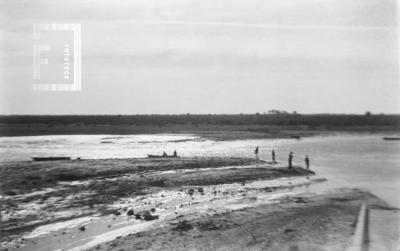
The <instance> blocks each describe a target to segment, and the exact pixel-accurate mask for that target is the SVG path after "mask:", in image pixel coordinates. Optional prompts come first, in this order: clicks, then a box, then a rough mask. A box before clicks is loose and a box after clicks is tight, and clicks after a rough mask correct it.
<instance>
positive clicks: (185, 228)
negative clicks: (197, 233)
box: [172, 220, 193, 232]
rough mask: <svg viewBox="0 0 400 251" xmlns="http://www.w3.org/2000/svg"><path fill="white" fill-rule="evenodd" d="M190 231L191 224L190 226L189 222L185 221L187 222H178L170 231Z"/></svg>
mask: <svg viewBox="0 0 400 251" xmlns="http://www.w3.org/2000/svg"><path fill="white" fill-rule="evenodd" d="M191 229H193V226H192V224H190V223H189V221H187V220H183V221H180V222H179V223H178V224H177V226H176V227H174V228H173V229H172V230H174V231H180V232H183V231H189V230H191Z"/></svg>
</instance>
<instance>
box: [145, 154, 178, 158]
mask: <svg viewBox="0 0 400 251" xmlns="http://www.w3.org/2000/svg"><path fill="white" fill-rule="evenodd" d="M147 157H148V158H179V156H178V155H152V154H148V155H147Z"/></svg>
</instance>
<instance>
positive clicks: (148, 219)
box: [142, 211, 158, 221]
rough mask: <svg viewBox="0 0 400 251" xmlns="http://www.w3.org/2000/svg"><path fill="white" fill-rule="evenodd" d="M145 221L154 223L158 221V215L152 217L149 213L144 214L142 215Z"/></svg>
mask: <svg viewBox="0 0 400 251" xmlns="http://www.w3.org/2000/svg"><path fill="white" fill-rule="evenodd" d="M142 217H143V220H145V221H152V220H156V219H158V215H152V214H151V213H150V212H149V211H146V212H144V214H143V215H142Z"/></svg>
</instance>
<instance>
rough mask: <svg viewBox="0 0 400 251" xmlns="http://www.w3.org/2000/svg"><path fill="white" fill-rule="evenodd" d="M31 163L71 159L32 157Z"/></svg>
mask: <svg viewBox="0 0 400 251" xmlns="http://www.w3.org/2000/svg"><path fill="white" fill-rule="evenodd" d="M32 159H33V161H54V160H70V159H71V157H32Z"/></svg>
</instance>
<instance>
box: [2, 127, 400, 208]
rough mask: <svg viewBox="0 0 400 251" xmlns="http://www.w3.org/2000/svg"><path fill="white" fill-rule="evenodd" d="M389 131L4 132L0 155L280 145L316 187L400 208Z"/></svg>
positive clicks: (222, 150)
mask: <svg viewBox="0 0 400 251" xmlns="http://www.w3.org/2000/svg"><path fill="white" fill-rule="evenodd" d="M383 136H384V135H378V134H374V135H366V134H348V135H343V134H341V135H335V136H316V137H310V138H304V139H301V140H296V139H259V140H236V141H212V140H205V139H202V138H200V137H197V136H195V135H181V134H180V135H166V134H162V135H161V134H160V135H61V136H60V135H57V136H51V135H50V136H29V137H1V138H0V159H1V161H3V162H8V161H27V160H30V159H31V157H32V156H69V157H73V158H77V157H81V158H127V157H130V158H132V157H134V158H136V157H146V156H147V154H161V153H162V152H163V151H166V152H167V153H168V154H172V152H173V151H174V150H177V151H178V154H179V155H181V156H187V157H189V156H233V157H254V148H255V147H256V146H259V147H260V158H261V159H265V160H270V158H271V157H270V153H271V150H272V149H275V151H276V155H277V160H278V161H279V162H281V163H283V162H286V161H287V156H288V154H289V152H290V151H292V152H293V153H294V161H295V163H297V164H300V165H303V164H304V156H305V155H306V154H307V155H309V157H310V160H311V169H312V170H314V171H315V172H316V173H317V174H318V176H321V177H325V178H327V179H328V181H327V182H325V183H324V184H323V185H319V186H316V188H314V189H321V190H322V189H331V188H337V187H358V188H363V189H367V190H369V191H371V192H372V193H373V194H375V195H377V196H379V197H381V198H382V199H384V200H385V201H387V202H388V203H389V204H390V205H392V206H395V207H399V208H400V141H384V140H382V137H383Z"/></svg>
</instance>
